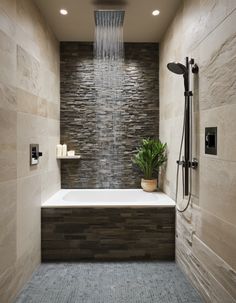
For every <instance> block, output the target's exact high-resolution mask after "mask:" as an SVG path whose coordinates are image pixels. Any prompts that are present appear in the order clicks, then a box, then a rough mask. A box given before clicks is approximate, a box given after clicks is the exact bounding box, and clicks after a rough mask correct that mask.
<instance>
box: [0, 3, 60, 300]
mask: <svg viewBox="0 0 236 303" xmlns="http://www.w3.org/2000/svg"><path fill="white" fill-rule="evenodd" d="M0 66H1V71H0V167H1V169H0V208H1V212H0V302H4V303H8V302H12V301H13V298H14V297H15V296H16V294H17V292H18V291H19V290H20V289H21V287H22V285H23V284H24V283H25V282H26V281H27V280H28V279H29V277H30V275H31V273H32V272H33V270H34V269H35V268H36V266H37V265H38V264H39V262H40V204H41V202H42V201H43V200H45V199H47V198H48V197H49V196H50V195H52V194H53V193H54V192H55V191H57V190H58V189H59V188H60V172H59V164H58V163H57V161H56V159H55V145H56V144H58V142H59V136H60V129H59V117H60V91H59V83H60V81H59V44H58V42H57V40H56V39H55V37H54V35H53V34H52V32H51V31H50V29H49V28H48V27H47V25H46V23H45V22H44V20H43V18H42V16H41V14H40V12H39V11H38V9H37V8H36V7H35V5H34V4H33V1H31V0H0ZM30 143H39V144H40V150H41V151H42V152H43V157H42V158H41V159H40V164H39V165H38V166H37V167H30V165H29V144H30Z"/></svg>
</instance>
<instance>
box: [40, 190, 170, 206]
mask: <svg viewBox="0 0 236 303" xmlns="http://www.w3.org/2000/svg"><path fill="white" fill-rule="evenodd" d="M67 206H68V207H70V206H78V207H79V206H167V207H169V206H175V202H174V201H173V200H172V199H171V198H170V197H168V196H167V195H166V194H164V193H163V192H159V191H157V192H152V193H150V192H144V191H143V190H141V189H62V190H60V191H58V192H57V193H56V194H54V195H53V196H52V197H51V198H50V199H48V200H47V201H46V202H44V203H43V204H42V207H67Z"/></svg>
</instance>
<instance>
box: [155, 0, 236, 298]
mask: <svg viewBox="0 0 236 303" xmlns="http://www.w3.org/2000/svg"><path fill="white" fill-rule="evenodd" d="M235 20H236V1H234V0H224V1H217V0H210V1H208V0H185V1H183V5H182V6H181V7H180V8H179V11H178V13H177V15H176V17H175V18H174V20H173V22H172V24H171V25H170V27H169V29H168V30H167V32H166V34H165V36H164V38H163V39H162V42H161V47H160V138H161V140H162V141H164V142H167V143H168V147H169V148H168V157H169V160H168V164H167V167H166V170H165V172H164V173H162V175H163V180H162V182H163V185H162V186H163V189H164V191H165V192H166V193H167V194H169V195H170V196H171V197H173V198H174V197H175V179H176V159H177V158H178V149H179V144H180V138H181V123H182V122H181V121H182V119H183V104H184V97H183V79H182V77H181V76H177V75H175V74H173V73H171V72H169V71H168V70H167V68H166V65H167V63H168V62H170V61H182V62H185V61H184V60H185V57H186V56H189V57H194V58H195V60H196V62H197V64H198V65H199V76H198V77H193V78H192V84H193V90H194V98H193V102H194V111H195V112H194V140H193V144H194V148H193V150H194V156H196V157H197V158H198V159H199V168H198V170H197V171H195V172H194V174H193V193H194V196H193V199H192V204H191V207H190V209H189V210H188V211H187V212H186V213H185V214H183V215H181V214H178V215H177V242H176V244H177V252H176V258H177V261H178V263H179V265H180V266H181V268H182V269H183V270H184V271H185V272H186V273H187V275H188V276H189V277H190V278H191V280H192V282H193V283H194V284H195V286H196V287H197V288H198V290H199V291H200V292H201V294H202V296H203V297H204V299H205V301H206V302H221V303H222V302H224V303H226V302H236V291H235V289H236V143H235V142H236V118H235V117H236V107H235V106H236V68H235V67H236V27H235ZM211 126H217V127H218V155H217V156H211V155H205V152H204V131H205V127H211ZM180 179H181V176H180ZM181 202H182V201H180V203H181Z"/></svg>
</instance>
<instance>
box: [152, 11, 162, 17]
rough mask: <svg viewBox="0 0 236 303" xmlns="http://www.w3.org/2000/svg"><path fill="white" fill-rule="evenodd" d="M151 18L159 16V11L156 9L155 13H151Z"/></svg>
mask: <svg viewBox="0 0 236 303" xmlns="http://www.w3.org/2000/svg"><path fill="white" fill-rule="evenodd" d="M152 14H153V16H158V15H159V14H160V11H159V10H158V9H156V10H155V11H153V12H152Z"/></svg>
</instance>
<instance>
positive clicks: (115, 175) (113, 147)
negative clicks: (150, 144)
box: [61, 42, 159, 188]
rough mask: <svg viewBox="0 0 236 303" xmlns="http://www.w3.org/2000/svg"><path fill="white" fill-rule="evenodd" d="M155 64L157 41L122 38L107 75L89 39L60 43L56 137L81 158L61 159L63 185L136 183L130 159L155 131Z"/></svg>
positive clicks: (137, 174) (136, 173) (131, 185)
mask: <svg viewBox="0 0 236 303" xmlns="http://www.w3.org/2000/svg"><path fill="white" fill-rule="evenodd" d="M158 64H159V63H158V44H152V43H151V44H150V43H126V44H125V59H124V62H123V64H121V66H120V68H119V70H118V72H114V71H113V75H110V74H108V72H109V71H108V72H106V71H107V69H108V70H109V69H110V68H112V67H110V66H106V65H105V64H100V65H99V66H98V62H97V61H96V60H95V59H94V55H93V44H92V43H80V42H79V43H78V42H62V43H61V142H62V143H64V142H65V143H66V144H67V145H68V148H69V149H74V150H75V151H76V153H77V154H78V153H79V154H81V157H82V159H81V160H79V161H77V160H76V161H71V160H63V161H62V164H61V181H62V188H136V187H139V186H140V172H139V171H138V170H137V169H136V168H135V167H133V165H132V161H131V158H132V155H133V154H134V152H135V149H136V148H137V146H138V145H139V143H140V140H141V139H142V138H145V137H158V136H159V133H158V132H159V76H158ZM102 70H103V71H104V70H105V71H104V72H102ZM110 72H111V71H110ZM111 73H112V72H111ZM114 74H115V75H114ZM114 77H115V80H114V79H110V78H114ZM104 78H105V80H104ZM104 81H105V84H104ZM109 81H110V82H111V83H110V84H111V85H110V86H109ZM112 81H116V82H117V81H118V82H119V86H120V90H119V92H118V95H117V91H115V89H114V90H113V89H112V87H113V84H112Z"/></svg>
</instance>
